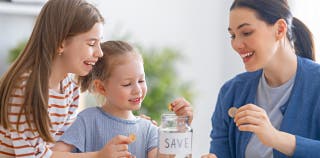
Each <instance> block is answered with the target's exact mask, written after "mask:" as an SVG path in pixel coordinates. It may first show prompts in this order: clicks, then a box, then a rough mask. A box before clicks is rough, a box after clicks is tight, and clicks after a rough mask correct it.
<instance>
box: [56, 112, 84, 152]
mask: <svg viewBox="0 0 320 158" xmlns="http://www.w3.org/2000/svg"><path fill="white" fill-rule="evenodd" d="M85 135H86V127H85V123H84V120H83V118H82V117H81V116H78V117H77V119H76V120H75V121H74V123H73V124H72V125H71V126H70V128H68V129H67V130H66V131H65V132H64V134H63V135H62V136H61V137H60V139H59V140H58V141H61V142H64V143H66V144H69V145H73V146H74V147H75V150H74V151H76V152H85Z"/></svg>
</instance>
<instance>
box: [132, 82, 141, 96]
mask: <svg viewBox="0 0 320 158" xmlns="http://www.w3.org/2000/svg"><path fill="white" fill-rule="evenodd" d="M132 93H133V94H134V95H140V94H141V93H142V88H141V86H140V85H139V84H135V86H134V88H133V91H132Z"/></svg>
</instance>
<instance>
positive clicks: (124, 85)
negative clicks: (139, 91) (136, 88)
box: [122, 83, 131, 87]
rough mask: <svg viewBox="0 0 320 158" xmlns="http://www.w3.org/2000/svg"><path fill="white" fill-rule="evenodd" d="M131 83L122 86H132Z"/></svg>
mask: <svg viewBox="0 0 320 158" xmlns="http://www.w3.org/2000/svg"><path fill="white" fill-rule="evenodd" d="M130 85H131V84H130V83H128V84H123V85H122V86H123V87H128V86H130Z"/></svg>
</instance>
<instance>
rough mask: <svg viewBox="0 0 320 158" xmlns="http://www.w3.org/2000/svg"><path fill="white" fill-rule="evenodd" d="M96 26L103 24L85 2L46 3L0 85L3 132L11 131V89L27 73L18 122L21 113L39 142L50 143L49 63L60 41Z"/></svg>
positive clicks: (53, 0) (77, 0)
mask: <svg viewBox="0 0 320 158" xmlns="http://www.w3.org/2000/svg"><path fill="white" fill-rule="evenodd" d="M99 22H102V23H103V22H104V19H103V17H102V16H101V14H100V13H99V11H98V10H97V8H96V7H94V6H93V5H91V4H89V3H88V2H86V1H85V0H49V1H48V2H47V3H46V4H45V5H44V6H43V8H42V10H41V12H40V14H39V16H38V17H37V20H36V23H35V26H34V28H33V31H32V34H31V36H30V38H29V40H28V42H27V45H26V47H25V49H24V50H23V51H22V52H21V54H20V56H19V57H18V58H17V60H16V61H15V62H14V63H13V64H12V65H11V67H10V68H9V70H8V71H7V72H6V73H5V74H4V75H3V77H2V78H1V81H0V96H1V99H0V100H1V103H0V107H1V108H0V117H1V120H0V124H1V125H2V126H3V127H4V128H6V129H11V128H12V125H11V123H10V122H9V118H8V112H9V107H10V106H9V105H8V104H9V99H10V96H11V95H12V94H13V92H14V87H15V86H16V83H18V82H19V77H21V76H22V74H24V73H26V72H30V75H29V77H28V79H27V84H26V87H25V98H24V104H23V106H22V107H21V111H20V113H19V115H18V122H20V118H21V115H22V113H25V116H26V121H27V123H28V125H29V126H30V127H32V126H31V123H33V124H32V125H34V126H35V127H36V129H37V131H38V133H39V136H40V137H41V138H42V139H44V140H45V141H51V142H52V141H54V140H53V138H52V137H51V135H50V128H51V127H52V126H51V123H50V119H49V116H48V100H49V77H50V75H51V63H52V61H53V60H54V59H55V57H56V56H57V54H58V52H57V50H58V48H59V46H60V45H61V43H62V41H63V40H65V39H67V38H69V37H71V36H75V35H77V34H80V33H84V32H87V31H89V30H90V29H91V28H92V27H93V25H94V24H95V23H99ZM18 125H19V123H18V124H17V127H16V128H17V130H18V128H19V127H18Z"/></svg>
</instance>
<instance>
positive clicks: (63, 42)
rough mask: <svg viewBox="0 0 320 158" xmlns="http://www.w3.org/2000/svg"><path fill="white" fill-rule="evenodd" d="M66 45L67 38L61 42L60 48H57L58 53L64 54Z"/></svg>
mask: <svg viewBox="0 0 320 158" xmlns="http://www.w3.org/2000/svg"><path fill="white" fill-rule="evenodd" d="M65 45H66V40H63V41H62V42H61V44H60V45H59V47H58V50H57V51H58V55H62V54H63V52H64V48H65Z"/></svg>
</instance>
